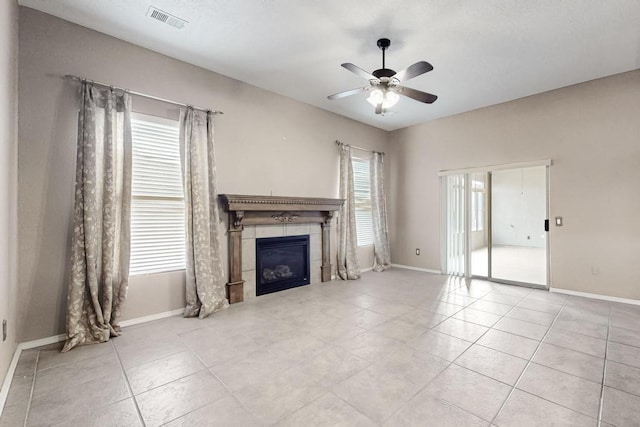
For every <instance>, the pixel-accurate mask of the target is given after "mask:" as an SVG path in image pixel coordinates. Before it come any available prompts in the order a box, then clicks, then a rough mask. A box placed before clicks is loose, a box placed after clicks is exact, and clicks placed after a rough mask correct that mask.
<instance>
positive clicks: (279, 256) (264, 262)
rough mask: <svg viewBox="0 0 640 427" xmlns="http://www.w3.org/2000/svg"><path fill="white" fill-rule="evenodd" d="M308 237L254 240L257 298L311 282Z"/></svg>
mask: <svg viewBox="0 0 640 427" xmlns="http://www.w3.org/2000/svg"><path fill="white" fill-rule="evenodd" d="M310 263H311V261H310V252H309V235H304V236H287V237H269V238H264V239H256V295H264V294H269V293H272V292H278V291H282V290H284V289H289V288H295V287H297V286H304V285H308V284H309V283H311V275H310Z"/></svg>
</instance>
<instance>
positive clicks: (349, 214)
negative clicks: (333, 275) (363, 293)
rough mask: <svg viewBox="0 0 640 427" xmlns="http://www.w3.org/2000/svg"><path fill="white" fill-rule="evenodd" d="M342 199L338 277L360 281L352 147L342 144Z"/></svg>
mask: <svg viewBox="0 0 640 427" xmlns="http://www.w3.org/2000/svg"><path fill="white" fill-rule="evenodd" d="M340 198H341V199H345V202H344V204H343V205H342V208H341V209H340V215H339V217H338V276H340V278H341V279H342V280H354V279H359V278H360V266H359V265H358V256H357V253H356V250H357V248H358V245H357V243H356V202H355V195H354V190H353V164H352V163H351V147H349V146H348V145H344V144H340Z"/></svg>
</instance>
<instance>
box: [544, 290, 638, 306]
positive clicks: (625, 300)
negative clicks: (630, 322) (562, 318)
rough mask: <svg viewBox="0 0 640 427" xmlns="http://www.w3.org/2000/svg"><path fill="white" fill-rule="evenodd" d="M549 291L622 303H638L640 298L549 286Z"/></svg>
mask: <svg viewBox="0 0 640 427" xmlns="http://www.w3.org/2000/svg"><path fill="white" fill-rule="evenodd" d="M549 291H550V292H555V293H557V294H565V295H573V296H576V297H584V298H592V299H600V300H604V301H613V302H621V303H623V304H633V305H640V300H637V299H631V298H620V297H612V296H609V295H600V294H592V293H589V292H578V291H571V290H569V289H560V288H549Z"/></svg>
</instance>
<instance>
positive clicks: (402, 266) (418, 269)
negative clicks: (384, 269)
mask: <svg viewBox="0 0 640 427" xmlns="http://www.w3.org/2000/svg"><path fill="white" fill-rule="evenodd" d="M391 267H395V268H404V269H405V270H415V271H422V272H424V273H432V274H442V271H440V270H431V269H428V268H419V267H411V266H410V265H402V264H391Z"/></svg>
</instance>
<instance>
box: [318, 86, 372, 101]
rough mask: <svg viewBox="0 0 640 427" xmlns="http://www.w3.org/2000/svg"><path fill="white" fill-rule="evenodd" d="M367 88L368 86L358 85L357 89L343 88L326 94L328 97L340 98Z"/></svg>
mask: <svg viewBox="0 0 640 427" xmlns="http://www.w3.org/2000/svg"><path fill="white" fill-rule="evenodd" d="M367 89H369V88H368V87H359V88H357V89H351V90H345V91H344V92H339V93H334V94H333V95H329V96H327V98H329V99H340V98H346V97H347V96H351V95H355V94H356V93H360V92H364V91H365V90H367Z"/></svg>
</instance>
